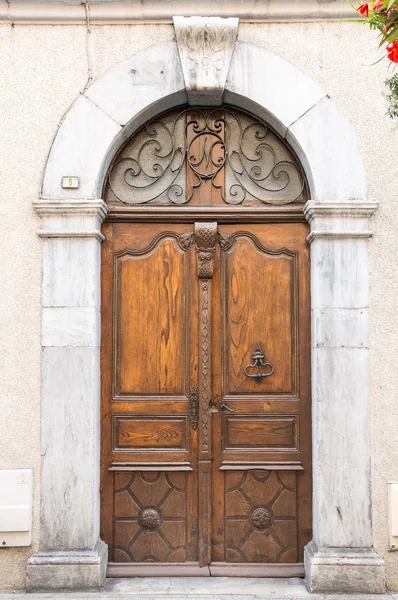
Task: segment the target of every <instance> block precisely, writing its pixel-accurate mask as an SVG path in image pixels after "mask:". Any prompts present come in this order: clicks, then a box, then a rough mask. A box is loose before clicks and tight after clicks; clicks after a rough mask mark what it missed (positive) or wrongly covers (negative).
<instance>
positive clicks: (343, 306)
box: [27, 18, 385, 593]
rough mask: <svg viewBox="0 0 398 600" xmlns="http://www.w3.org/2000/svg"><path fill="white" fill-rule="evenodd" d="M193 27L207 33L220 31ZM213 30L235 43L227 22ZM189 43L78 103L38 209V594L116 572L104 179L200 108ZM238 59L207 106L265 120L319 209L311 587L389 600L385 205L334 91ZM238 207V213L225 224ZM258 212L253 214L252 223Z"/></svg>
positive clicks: (278, 61) (148, 56)
mask: <svg viewBox="0 0 398 600" xmlns="http://www.w3.org/2000/svg"><path fill="white" fill-rule="evenodd" d="M195 20H199V21H200V23H199V26H200V27H201V28H202V30H203V29H204V28H205V27H207V23H208V21H207V19H205V18H203V19H201V18H197V19H196V18H195ZM196 25H198V24H196ZM196 25H195V27H196ZM214 26H215V27H216V28H218V29H221V30H223V27H224V20H223V19H219V20H218V19H217V23H214ZM199 30H200V29H199ZM196 31H197V30H196ZM179 45H181V44H180V42H179V40H178V39H177V41H172V42H167V43H163V44H157V45H154V46H151V47H150V48H146V49H144V50H142V51H140V52H138V53H136V54H135V55H133V56H132V57H130V58H128V59H126V60H124V61H122V62H121V63H119V64H118V65H116V66H115V67H113V68H112V69H110V71H108V72H107V73H105V74H104V75H102V76H101V77H100V78H99V79H98V80H97V81H95V82H94V83H93V84H92V85H91V86H90V87H89V88H88V89H87V90H86V92H85V93H84V94H82V95H80V96H79V97H78V98H77V100H76V101H75V102H74V104H73V106H72V107H71V109H70V110H69V112H68V113H67V115H66V116H65V118H64V120H63V121H62V123H61V125H60V127H59V130H58V132H57V135H56V137H55V139H54V143H53V145H52V147H51V152H50V154H49V158H48V161H47V165H46V170H45V174H44V179H43V189H42V193H41V196H40V199H38V200H36V201H34V203H33V206H34V208H35V210H36V212H37V214H38V215H39V216H40V217H41V229H40V231H39V232H38V235H40V237H41V238H42V241H43V254H42V256H43V306H42V315H43V321H42V322H43V328H42V332H43V334H42V335H43V376H42V389H43V391H42V444H43V448H44V451H43V457H42V469H41V473H40V477H41V525H40V544H41V545H40V551H39V552H37V553H36V554H34V555H32V556H31V557H30V559H29V561H28V565H27V589H28V590H29V591H38V590H43V589H45V590H47V589H75V588H76V586H78V587H79V589H81V588H82V587H84V588H85V589H99V588H100V587H101V585H102V583H103V581H104V578H105V575H106V568H107V563H108V552H107V545H106V544H105V543H104V542H103V541H102V540H101V538H100V537H99V525H100V502H99V487H100V485H99V479H100V460H99V448H100V443H99V420H100V414H99V413H100V398H99V391H100V351H99V350H100V349H99V345H100V327H99V326H100V283H101V265H100V253H101V242H102V240H103V238H104V236H103V234H102V233H101V231H100V229H101V223H102V221H103V220H104V218H105V216H106V215H107V214H108V213H109V214H110V218H112V213H113V212H114V209H113V208H111V207H108V206H107V204H106V203H105V202H104V201H103V199H102V194H103V182H104V177H105V175H106V173H107V171H108V167H109V163H110V161H111V160H112V158H113V157H114V155H115V152H116V151H117V150H118V149H119V148H120V147H121V145H122V144H123V142H124V141H125V140H126V139H128V138H129V136H130V135H131V133H132V131H137V130H138V128H139V126H140V125H142V124H143V123H145V122H146V121H147V120H148V119H150V118H151V117H153V116H156V115H158V114H160V112H161V111H162V110H166V109H171V108H174V107H175V106H179V105H181V104H182V103H184V102H187V101H189V99H190V96H191V94H192V82H190V81H189V78H188V79H186V78H185V76H184V74H183V72H182V65H181V60H180V54H179ZM231 50H232V57H231V56H230V55H229V56H230V58H231V63H230V68H229V71H228V77H227V80H226V81H225V87H223V85H224V83H223V81H221V80H218V81H216V82H213V83H214V84H215V85H210V86H207V87H206V86H205V87H204V88H203V86H202V90H201V92H200V97H201V99H202V104H208V100H209V98H212V99H214V91H215V90H218V92H219V96H218V97H219V98H222V99H223V101H224V102H225V103H227V104H230V105H234V106H240V107H244V108H245V109H246V110H248V111H250V112H251V113H252V114H256V115H258V117H259V118H261V119H262V118H264V115H266V121H267V122H268V123H271V124H272V126H273V127H274V129H275V130H276V131H277V132H278V133H279V134H280V135H281V136H282V138H283V139H286V140H287V141H288V142H289V144H290V145H291V146H292V147H293V148H294V149H295V151H296V154H297V156H298V157H299V158H300V163H301V165H304V166H305V172H306V175H307V179H308V183H309V187H310V198H309V200H308V201H307V202H306V204H305V206H304V207H303V210H302V209H301V207H300V208H299V213H300V214H301V212H304V215H305V218H306V220H307V221H308V223H309V227H310V234H309V236H308V238H307V240H308V242H309V243H310V249H311V314H312V328H311V330H312V334H311V337H312V341H311V345H312V350H311V370H312V373H311V378H312V423H313V428H312V449H313V453H312V457H313V460H312V465H313V466H312V470H313V496H312V505H313V511H312V515H313V518H312V525H313V527H312V529H313V537H312V540H311V542H310V543H309V544H307V546H306V548H305V552H304V565H305V576H306V581H307V585H308V588H309V589H310V590H311V591H315V592H319V593H325V592H330V591H333V592H334V593H335V592H337V591H339V592H341V593H343V592H355V593H359V592H364V593H365V592H366V593H370V592H373V593H379V592H382V591H383V590H384V589H385V588H384V563H383V560H382V559H381V558H380V557H379V556H378V554H377V553H375V552H374V551H373V548H372V529H371V525H372V524H371V519H370V518H369V515H370V514H371V502H370V500H371V498H370V489H371V487H370V486H371V476H370V475H371V469H370V440H369V427H370V408H369V347H368V334H369V326H368V307H367V302H368V283H369V269H368V248H367V244H368V238H369V237H371V235H372V231H371V222H370V217H371V215H372V214H373V213H374V211H375V210H376V208H377V205H376V204H375V203H372V202H368V201H367V199H366V176H365V171H364V167H363V162H362V159H361V156H360V153H359V149H358V146H357V143H356V140H355V136H354V134H353V131H352V129H351V127H350V125H349V123H348V122H347V121H346V119H345V118H344V116H343V115H342V113H341V111H340V110H339V108H338V107H337V106H336V104H335V103H334V102H333V101H332V100H331V99H330V98H329V97H328V96H327V95H326V93H325V92H324V91H322V90H321V89H320V88H319V86H317V84H316V83H315V82H314V81H312V80H311V79H309V78H308V77H307V76H305V75H304V74H303V73H302V72H300V70H299V69H297V67H295V66H294V65H292V64H290V63H288V62H287V61H286V60H284V59H282V58H281V57H280V56H277V55H275V54H273V53H272V52H269V51H268V50H266V49H265V48H261V47H257V46H254V45H252V44H247V43H243V42H239V43H237V44H234V46H233V48H231ZM227 54H228V53H227V52H224V58H226V55H227ZM188 58H189V57H188ZM227 62H228V61H227V60H226V63H227ZM216 70H217V69H216ZM217 72H218V70H217ZM133 73H134V74H138V75H140V74H148V73H149V74H152V75H151V77H150V78H149V79H148V78H147V77H144V78H141V77H140V76H139V77H138V78H136V77H134V78H132V74H133ZM259 74H261V76H260V75H259ZM159 75H161V76H159ZM68 174H69V175H72V174H74V175H78V176H79V189H78V190H76V189H64V188H63V187H62V185H61V182H62V177H63V176H64V175H68ZM127 208H128V209H129V210H128V212H129V213H131V212H134V213H135V217H136V218H137V220H139V217H140V216H141V220H142V219H144V217H145V215H146V214H147V212H148V211H149V209H150V210H151V214H152V217H151V218H153V219H154V220H156V218H157V217H156V215H157V213H160V218H161V219H164V216H163V215H164V213H165V211H166V207H162V206H153V207H149V206H147V205H145V206H135V207H127ZM190 210H191V207H190V206H184V207H181V206H170V207H168V208H167V214H170V215H171V214H172V213H173V212H174V217H175V222H180V221H179V218H180V217H179V214H180V212H183V214H185V215H188V213H189V211H190ZM195 210H196V211H198V209H197V208H194V210H193V212H194V214H195ZM217 210H219V209H218V208H217V207H216V208H214V207H213V208H212V207H208V208H206V211H207V215H210V214H211V217H212V219H211V220H210V219H207V222H214V221H215V220H216V218H215V217H214V215H213V212H214V211H217ZM238 210H239V206H225V207H223V210H222V214H223V215H227V214H228V212H229V213H231V214H232V215H233V214H235V213H236V214H239V213H238V212H237V211H238ZM253 210H254V209H253V207H251V206H245V207H244V211H245V214H246V215H247V217H246V222H248V221H249V220H250V219H251V218H252V217H250V219H249V216H250V214H251V212H252V211H253ZM282 210H283V211H289V214H291V213H292V212H294V211H296V210H297V208H295V207H294V203H293V204H291V205H289V206H285V207H283V209H282ZM119 212H120V215H119V216H120V218H121V213H122V212H123V210H122V209H120V211H119ZM199 212H200V211H198V212H197V213H196V214H198V213H199ZM267 215H268V218H271V215H273V217H272V218H273V219H274V220H275V221H277V220H278V218H280V217H278V215H280V210H279V209H278V207H273V208H272V210H270V209H269V208H268V209H267ZM144 220H145V219H144ZM199 221H200V219H199ZM202 221H203V218H202ZM275 221H274V224H276V223H275ZM282 221H283V219H282ZM195 222H197V221H195ZM341 323H344V327H341ZM347 333H349V335H350V338H352V340H354V342H355V343H354V345H352V343H351V342H350V343H347ZM49 340H51V343H50V344H49ZM267 360H268V357H267ZM245 366H247V365H245ZM61 379H62V386H61V387H60V383H59V382H60V380H61ZM70 432H72V433H73V441H71V436H70ZM54 475H56V485H54ZM167 569H168V570H167V573H168V574H169V573H170V567H169V565H168V567H167ZM77 582H78V584H77ZM83 582H84V583H83Z"/></svg>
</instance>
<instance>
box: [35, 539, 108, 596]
mask: <svg viewBox="0 0 398 600" xmlns="http://www.w3.org/2000/svg"><path fill="white" fill-rule="evenodd" d="M107 563H108V546H107V545H106V544H105V543H104V542H103V541H102V540H98V542H97V544H96V546H95V548H94V549H93V550H44V551H42V552H38V553H37V554H33V556H31V557H30V558H29V560H28V565H27V573H26V591H27V592H47V591H52V590H57V591H76V590H79V591H86V590H87V591H98V590H99V589H100V588H101V587H102V585H103V583H104V581H105V577H106V568H107Z"/></svg>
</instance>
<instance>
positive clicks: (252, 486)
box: [225, 471, 298, 563]
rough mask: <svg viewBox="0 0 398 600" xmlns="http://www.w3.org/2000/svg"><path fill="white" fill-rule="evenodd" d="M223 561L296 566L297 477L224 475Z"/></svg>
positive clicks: (258, 473) (263, 473)
mask: <svg viewBox="0 0 398 600" xmlns="http://www.w3.org/2000/svg"><path fill="white" fill-rule="evenodd" d="M225 560H226V562H232V563H240V562H242V563H252V562H254V563H279V562H281V563H284V562H286V563H296V562H298V554H297V483H296V473H289V472H285V473H283V472H277V471H245V472H242V471H238V472H236V473H234V472H228V473H225Z"/></svg>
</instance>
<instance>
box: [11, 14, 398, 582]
mask: <svg viewBox="0 0 398 600" xmlns="http://www.w3.org/2000/svg"><path fill="white" fill-rule="evenodd" d="M239 35H240V39H242V40H244V41H248V42H252V43H255V44H258V45H262V46H264V47H267V48H268V49H270V50H272V51H274V52H276V53H279V54H281V55H282V56H284V57H285V58H287V59H289V60H291V61H292V62H294V63H295V64H296V65H298V66H299V67H301V68H302V69H303V70H304V71H305V72H306V73H307V74H308V75H310V76H311V77H313V78H314V79H315V80H316V81H317V82H318V83H319V84H320V85H321V86H323V87H324V89H325V90H326V91H327V92H328V93H329V95H330V96H331V97H332V98H333V99H334V101H335V102H336V103H337V104H338V105H339V106H340V108H341V109H342V111H343V112H344V114H345V116H346V117H347V118H348V120H349V121H350V123H351V125H352V127H353V128H354V130H355V132H356V134H357V136H358V140H359V143H360V147H361V151H362V154H363V157H364V160H365V165H366V169H367V172H368V176H369V200H377V201H378V202H380V209H379V211H378V213H377V215H376V216H375V217H374V223H373V229H374V231H375V236H374V238H373V240H372V241H371V242H370V247H371V278H372V279H371V302H372V306H371V338H372V339H371V344H372V352H371V360H372V365H371V367H372V455H373V506H374V510H373V527H374V543H375V547H376V549H377V550H378V551H379V552H380V553H381V554H382V555H383V556H384V558H385V560H386V564H387V581H388V585H389V587H390V589H395V590H398V555H395V554H389V553H388V552H387V550H388V528H387V480H390V479H398V473H397V470H398V467H397V466H396V465H397V463H398V461H397V452H396V451H395V452H394V447H395V444H394V430H395V428H396V426H397V425H398V408H397V406H396V402H395V394H394V391H395V389H397V387H398V374H397V373H398V369H397V368H396V364H395V362H396V359H395V356H396V354H397V350H398V322H397V319H396V318H395V307H396V297H397V296H398V282H397V277H396V268H395V264H396V256H397V255H398V239H397V236H396V233H395V232H396V229H397V227H396V225H397V220H398V207H397V202H396V199H395V195H396V192H395V189H394V186H395V182H396V181H397V176H398V164H397V161H396V160H394V155H393V152H392V150H393V149H394V144H395V148H396V147H397V129H396V126H394V125H393V124H392V123H391V122H390V120H389V119H388V118H387V117H386V116H385V102H384V100H383V97H382V93H383V81H384V79H385V77H386V76H387V68H386V65H385V64H384V63H382V64H378V65H375V66H373V67H370V66H369V65H370V64H371V63H373V62H374V61H375V60H376V59H377V57H378V55H377V42H376V36H375V34H374V33H373V32H369V31H368V30H367V29H365V28H364V27H362V26H361V25H358V24H355V23H335V24H332V23H330V24H316V23H314V24H303V25H299V24H290V25H287V24H281V25H277V24H274V25H269V26H266V25H248V24H247V25H241V26H240V33H239ZM172 38H173V29H172V27H171V26H166V25H164V26H134V27H122V26H117V27H116V26H111V27H92V28H91V33H90V34H87V32H86V29H85V27H83V26H74V27H72V26H36V27H29V26H15V27H11V26H8V25H7V26H6V25H5V26H1V27H0V52H1V56H2V69H1V70H0V90H1V94H0V115H1V120H2V127H1V137H0V140H1V141H0V172H1V176H2V186H1V192H0V195H1V198H0V212H1V216H2V225H3V227H2V236H1V242H0V243H1V245H2V260H1V261H0V281H1V287H0V289H1V307H2V310H1V311H0V330H1V332H2V340H3V344H2V345H1V358H2V361H1V368H0V385H1V389H2V392H3V393H2V395H1V400H0V408H1V419H0V468H32V469H33V470H34V475H35V480H34V481H35V489H34V498H35V502H34V536H33V537H34V542H33V545H32V546H31V547H30V548H27V549H22V550H14V549H1V548H0V590H1V589H17V588H21V587H23V586H24V579H25V565H26V558H27V556H28V555H29V554H31V553H32V552H34V551H36V550H37V548H38V529H39V527H38V525H39V474H40V359H41V356H40V354H41V353H40V318H41V309H40V286H41V258H40V241H39V239H38V238H37V236H36V231H37V229H38V227H39V223H38V219H37V217H36V216H35V214H34V212H33V210H32V208H31V202H32V200H34V199H36V198H38V196H39V193H40V186H41V179H42V176H43V171H44V167H45V161H46V156H47V153H48V151H49V148H50V146H51V142H52V139H53V136H54V134H55V132H56V130H57V127H58V125H59V123H60V121H61V120H62V117H63V115H64V114H65V112H66V111H67V109H68V107H69V106H70V104H71V103H72V101H73V100H74V98H76V97H77V96H78V94H79V92H80V91H81V90H82V89H83V88H84V87H85V85H86V82H87V78H88V75H89V71H88V56H90V57H91V59H90V62H91V67H92V75H93V77H94V78H96V77H98V76H99V75H100V74H102V73H103V72H104V71H105V70H107V69H108V68H109V67H111V66H112V65H114V64H115V63H116V62H118V61H119V60H122V59H123V58H125V57H127V56H130V55H131V54H133V53H134V52H135V51H136V50H138V49H141V48H144V47H147V46H149V45H151V44H153V43H155V42H162V41H166V40H170V39H172ZM87 41H88V42H89V50H90V51H89V53H87Z"/></svg>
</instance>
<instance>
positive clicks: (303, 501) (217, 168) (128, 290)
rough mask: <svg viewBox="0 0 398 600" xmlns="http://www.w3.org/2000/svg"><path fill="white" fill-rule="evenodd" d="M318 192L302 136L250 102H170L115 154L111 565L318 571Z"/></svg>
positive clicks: (109, 342)
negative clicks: (314, 395)
mask: <svg viewBox="0 0 398 600" xmlns="http://www.w3.org/2000/svg"><path fill="white" fill-rule="evenodd" d="M307 196H308V186H307V182H306V179H305V176H304V174H303V171H302V169H301V167H300V165H299V163H298V161H297V159H296V158H295V156H294V154H293V152H292V151H291V149H290V148H289V147H288V145H287V144H286V142H285V141H283V140H282V139H281V138H280V137H279V136H278V135H277V133H276V132H274V131H273V130H272V129H271V128H270V127H269V126H268V125H267V124H265V123H263V122H261V121H260V120H259V119H258V118H256V117H253V116H251V115H250V114H248V113H245V112H243V111H241V110H237V109H236V108H232V107H226V106H224V107H221V108H220V107H218V108H214V109H211V108H207V109H203V108H200V109H195V108H192V107H181V108H179V109H176V110H173V111H169V112H167V113H164V114H163V115H160V116H159V117H156V118H155V119H152V120H151V121H150V122H149V123H147V124H145V125H144V126H143V127H142V128H141V129H140V130H139V131H138V132H136V133H135V134H134V135H133V136H132V137H131V138H130V139H129V140H128V141H127V142H126V143H125V144H124V146H123V147H122V149H121V150H120V151H119V152H118V154H117V156H116V157H115V158H114V160H113V161H112V163H111V165H110V168H109V172H108V175H107V177H106V184H105V189H104V196H103V197H104V199H105V201H106V202H107V204H108V208H109V212H108V217H107V219H106V221H105V222H104V224H103V228H102V232H103V234H104V237H105V240H104V243H103V245H102V304H101V306H102V308H101V311H102V364H101V375H102V437H101V440H102V441H101V448H102V460H101V464H102V483H101V501H102V508H101V538H102V539H103V540H104V541H105V542H106V543H107V544H108V549H109V566H108V574H109V575H111V576H120V575H125V576H134V575H143V574H146V573H151V574H152V575H154V574H158V575H161V574H165V573H170V572H173V573H178V574H192V575H203V574H205V575H206V574H212V575H245V576H280V575H282V576H283V575H285V576H291V575H304V564H303V562H304V546H305V545H306V544H307V543H308V542H309V541H310V539H311V523H312V514H311V401H310V390H311V382H310V379H311V377H310V281H309V247H308V243H307V241H306V237H307V235H308V232H309V228H308V224H307V222H306V220H305V217H304V214H303V206H304V203H305V202H306V200H307ZM170 569H173V570H172V571H170Z"/></svg>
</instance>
